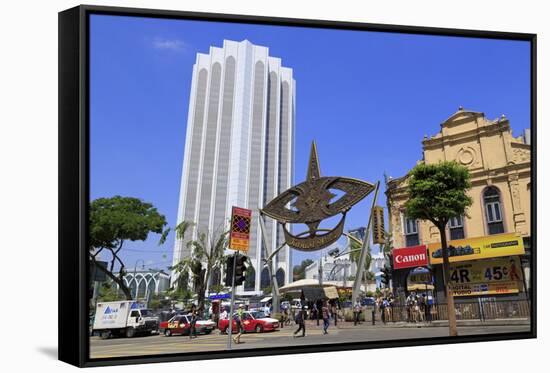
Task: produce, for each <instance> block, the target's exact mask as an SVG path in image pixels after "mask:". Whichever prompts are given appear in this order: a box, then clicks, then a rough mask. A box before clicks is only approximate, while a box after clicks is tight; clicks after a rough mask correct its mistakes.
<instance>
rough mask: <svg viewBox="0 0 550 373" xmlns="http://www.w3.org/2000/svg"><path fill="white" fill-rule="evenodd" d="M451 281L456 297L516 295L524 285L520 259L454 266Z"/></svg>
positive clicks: (485, 261)
mask: <svg viewBox="0 0 550 373" xmlns="http://www.w3.org/2000/svg"><path fill="white" fill-rule="evenodd" d="M449 268H450V280H451V285H452V287H453V294H454V295H455V296H458V297H460V296H479V295H494V294H515V293H518V292H519V291H520V288H521V284H522V281H523V280H522V278H523V277H522V271H521V261H520V259H519V257H517V256H513V257H509V258H498V259H487V260H479V261H473V262H464V263H457V264H453V265H451V266H450V267H449Z"/></svg>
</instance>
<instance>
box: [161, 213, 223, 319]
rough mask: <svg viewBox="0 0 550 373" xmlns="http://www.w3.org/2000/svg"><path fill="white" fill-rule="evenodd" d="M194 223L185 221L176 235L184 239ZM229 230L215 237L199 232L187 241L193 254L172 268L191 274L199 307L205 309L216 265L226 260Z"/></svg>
mask: <svg viewBox="0 0 550 373" xmlns="http://www.w3.org/2000/svg"><path fill="white" fill-rule="evenodd" d="M192 225H193V223H190V222H183V223H181V224H179V225H178V226H177V227H176V236H177V238H178V239H180V240H183V238H184V235H185V233H186V231H187V229H189V228H190V227H191V226H192ZM228 236H229V232H224V233H222V234H220V235H218V236H216V237H213V236H211V235H209V234H207V233H205V232H199V233H198V238H197V240H192V241H189V242H188V243H187V246H188V247H189V248H191V256H189V257H186V258H184V259H182V260H180V261H179V262H178V263H176V264H175V265H174V266H172V267H170V269H172V270H174V271H175V272H176V273H177V274H179V275H181V274H184V273H190V274H191V280H192V282H193V288H194V290H195V292H196V293H197V302H198V307H197V308H198V309H199V310H201V311H202V310H203V309H204V300H205V293H206V288H207V286H208V285H209V280H210V276H211V274H212V270H213V268H214V267H217V268H220V267H221V266H222V265H223V263H224V262H225V255H224V253H225V249H227V246H228Z"/></svg>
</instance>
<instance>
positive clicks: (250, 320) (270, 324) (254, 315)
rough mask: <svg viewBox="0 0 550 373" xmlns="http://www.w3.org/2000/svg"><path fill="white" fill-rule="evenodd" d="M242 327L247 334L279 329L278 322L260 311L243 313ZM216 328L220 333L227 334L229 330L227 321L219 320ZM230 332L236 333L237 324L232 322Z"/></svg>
mask: <svg viewBox="0 0 550 373" xmlns="http://www.w3.org/2000/svg"><path fill="white" fill-rule="evenodd" d="M235 314H236V313H235ZM235 314H234V315H235ZM242 326H243V328H244V331H245V332H247V333H250V332H256V333H262V332H267V331H274V330H277V329H278V328H279V320H277V319H273V318H271V317H266V316H265V314H264V313H263V312H262V311H245V312H244V313H243V320H242ZM218 328H219V329H220V332H222V333H227V331H228V329H229V320H227V319H224V320H220V321H219V323H218ZM231 332H232V333H237V323H236V322H235V320H233V322H232V325H231Z"/></svg>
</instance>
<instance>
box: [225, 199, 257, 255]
mask: <svg viewBox="0 0 550 373" xmlns="http://www.w3.org/2000/svg"><path fill="white" fill-rule="evenodd" d="M251 217H252V210H248V209H243V208H240V207H235V206H233V208H232V210H231V232H230V236H229V248H230V249H232V250H238V251H244V252H247V251H248V247H249V244H250V220H251Z"/></svg>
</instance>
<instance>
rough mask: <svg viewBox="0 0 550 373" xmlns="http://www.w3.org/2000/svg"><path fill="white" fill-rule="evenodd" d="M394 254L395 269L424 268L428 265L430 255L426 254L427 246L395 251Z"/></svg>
mask: <svg viewBox="0 0 550 373" xmlns="http://www.w3.org/2000/svg"><path fill="white" fill-rule="evenodd" d="M392 254H393V268H394V269H403V268H411V267H422V266H427V265H428V255H427V254H426V246H425V245H420V246H411V247H403V248H400V249H393V251H392Z"/></svg>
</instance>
